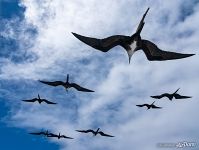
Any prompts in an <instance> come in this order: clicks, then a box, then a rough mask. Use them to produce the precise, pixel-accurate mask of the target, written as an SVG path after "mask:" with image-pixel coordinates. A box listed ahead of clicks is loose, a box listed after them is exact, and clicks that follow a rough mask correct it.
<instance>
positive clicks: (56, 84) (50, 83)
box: [39, 80, 64, 86]
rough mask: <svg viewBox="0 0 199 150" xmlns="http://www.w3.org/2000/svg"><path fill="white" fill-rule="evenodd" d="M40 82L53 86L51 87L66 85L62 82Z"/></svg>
mask: <svg viewBox="0 0 199 150" xmlns="http://www.w3.org/2000/svg"><path fill="white" fill-rule="evenodd" d="M39 82H41V83H44V84H47V85H51V86H59V85H64V82H62V81H54V82H48V81H41V80H39Z"/></svg>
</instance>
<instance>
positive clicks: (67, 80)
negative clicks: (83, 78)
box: [66, 74, 69, 83]
mask: <svg viewBox="0 0 199 150" xmlns="http://www.w3.org/2000/svg"><path fill="white" fill-rule="evenodd" d="M66 82H67V83H68V82H69V74H67V79H66Z"/></svg>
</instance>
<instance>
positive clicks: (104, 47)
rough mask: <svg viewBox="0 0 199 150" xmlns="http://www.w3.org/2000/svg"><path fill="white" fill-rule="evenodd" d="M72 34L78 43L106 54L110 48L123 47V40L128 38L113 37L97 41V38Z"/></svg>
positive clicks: (121, 36)
mask: <svg viewBox="0 0 199 150" xmlns="http://www.w3.org/2000/svg"><path fill="white" fill-rule="evenodd" d="M72 34H73V35H74V36H75V37H76V38H78V39H79V40H80V41H82V42H84V43H85V44H87V45H89V46H91V47H93V48H95V49H97V50H100V51H102V52H107V51H109V50H110V49H111V48H113V47H115V46H117V45H120V46H123V41H124V39H126V38H129V36H123V35H114V36H110V37H107V38H104V39H97V38H92V37H86V36H82V35H79V34H77V33H72Z"/></svg>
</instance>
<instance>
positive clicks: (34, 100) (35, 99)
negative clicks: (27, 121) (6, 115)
mask: <svg viewBox="0 0 199 150" xmlns="http://www.w3.org/2000/svg"><path fill="white" fill-rule="evenodd" d="M22 101H24V102H36V101H37V98H33V99H29V100H22Z"/></svg>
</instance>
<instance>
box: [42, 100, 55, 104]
mask: <svg viewBox="0 0 199 150" xmlns="http://www.w3.org/2000/svg"><path fill="white" fill-rule="evenodd" d="M42 101H43V102H46V103H47V104H57V103H53V102H51V101H48V100H46V99H42Z"/></svg>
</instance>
